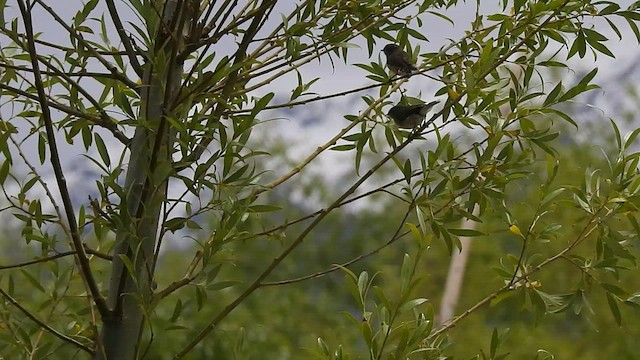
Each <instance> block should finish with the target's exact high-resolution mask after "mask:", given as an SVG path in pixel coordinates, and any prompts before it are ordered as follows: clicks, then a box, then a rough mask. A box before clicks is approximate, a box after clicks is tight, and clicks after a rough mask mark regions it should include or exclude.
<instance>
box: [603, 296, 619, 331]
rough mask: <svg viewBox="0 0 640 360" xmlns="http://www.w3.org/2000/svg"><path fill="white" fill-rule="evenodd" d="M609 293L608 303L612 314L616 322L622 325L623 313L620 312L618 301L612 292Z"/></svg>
mask: <svg viewBox="0 0 640 360" xmlns="http://www.w3.org/2000/svg"><path fill="white" fill-rule="evenodd" d="M606 294H607V303H608V304H609V310H611V315H613V318H614V319H615V320H616V324H618V326H622V314H621V313H620V308H619V307H618V301H617V300H616V299H615V298H614V297H613V296H612V295H611V294H610V293H606Z"/></svg>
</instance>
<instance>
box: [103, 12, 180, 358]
mask: <svg viewBox="0 0 640 360" xmlns="http://www.w3.org/2000/svg"><path fill="white" fill-rule="evenodd" d="M175 9H176V3H175V0H169V1H168V4H167V6H166V7H165V13H164V20H163V21H164V22H165V23H166V24H169V23H170V19H172V17H173V14H174V12H175V11H176V10H175ZM161 28H162V27H161ZM175 33H176V32H174V34H175ZM177 33H178V37H177V38H180V33H179V32H177ZM174 38H175V37H174ZM165 39H168V37H167V36H164V35H162V29H161V30H160V31H159V34H158V36H157V46H156V49H155V51H156V54H154V55H158V52H162V53H163V56H162V57H164V59H172V56H171V54H172V53H173V54H175V52H172V50H174V49H173V48H174V47H175V46H179V44H174V43H173V41H169V40H168V41H164V40H165ZM158 58H159V57H158V56H156V59H158ZM182 72H183V67H182V64H176V63H172V61H167V64H166V66H160V65H158V63H154V64H153V65H151V64H147V65H146V66H145V73H144V76H143V79H142V96H141V110H140V114H139V116H140V118H139V126H138V127H137V128H136V132H135V134H134V138H133V141H132V143H131V149H130V150H131V155H130V159H129V165H128V167H127V174H126V179H125V186H124V191H125V199H122V203H121V204H120V216H119V221H120V223H119V224H118V225H119V229H118V232H117V234H116V246H115V250H114V258H113V263H112V271H111V279H110V283H109V293H108V297H107V304H108V306H109V308H110V309H111V311H112V315H111V316H110V317H108V318H104V319H102V320H103V327H102V332H101V341H100V343H101V344H100V345H101V346H100V347H99V348H98V349H96V355H95V359H105V360H106V359H109V360H110V359H118V360H128V359H136V358H137V357H138V356H139V352H140V351H141V349H140V338H141V335H142V330H143V326H144V323H145V319H144V310H143V309H144V308H148V305H149V302H150V297H151V285H152V283H153V268H154V261H155V258H154V256H155V255H154V250H155V247H156V241H157V234H158V223H159V219H160V214H161V209H162V204H163V202H164V200H165V199H166V185H167V181H168V178H169V176H170V174H171V156H170V151H171V148H172V142H173V137H174V136H172V135H171V134H172V132H171V131H170V129H169V128H170V126H169V124H168V123H167V121H166V116H165V115H166V114H165V113H164V111H165V110H164V109H163V107H164V106H165V105H164V104H165V102H166V100H167V99H168V100H169V102H171V100H172V99H173V96H175V91H176V90H177V89H178V88H179V86H180V78H181V75H182ZM166 92H169V93H170V94H168V96H165V94H166ZM123 257H124V258H126V259H128V260H125V261H130V264H132V266H131V268H132V269H133V274H131V273H129V270H130V269H128V268H127V266H125V261H123Z"/></svg>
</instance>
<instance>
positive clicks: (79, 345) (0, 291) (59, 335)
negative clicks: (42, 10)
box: [0, 0, 93, 355]
mask: <svg viewBox="0 0 640 360" xmlns="http://www.w3.org/2000/svg"><path fill="white" fill-rule="evenodd" d="M21 2H22V0H20V1H19V3H21ZM0 295H2V297H4V298H5V299H6V300H7V301H8V302H10V303H11V304H12V305H13V306H15V307H16V308H18V310H20V312H22V313H23V314H24V315H25V316H26V317H28V318H29V319H31V321H33V322H34V323H36V324H38V326H40V327H41V328H43V329H44V330H45V331H47V332H48V333H50V334H52V335H53V336H55V337H57V338H58V339H60V340H62V341H64V342H67V343H69V344H71V345H73V346H75V347H77V348H79V349H81V350H84V351H86V352H88V353H89V354H92V355H93V350H91V348H89V347H88V346H87V345H85V344H83V343H80V342H78V341H77V340H75V339H73V338H71V337H69V336H67V335H65V334H63V333H61V332H59V331H58V330H56V329H54V328H52V327H51V326H49V325H47V323H45V322H44V321H42V320H40V319H38V318H37V317H36V316H35V315H34V314H32V313H31V312H30V311H29V310H27V309H26V308H24V307H23V306H22V305H20V303H19V302H18V301H17V300H16V299H14V298H13V297H11V295H9V294H7V293H6V292H5V291H4V290H3V289H0Z"/></svg>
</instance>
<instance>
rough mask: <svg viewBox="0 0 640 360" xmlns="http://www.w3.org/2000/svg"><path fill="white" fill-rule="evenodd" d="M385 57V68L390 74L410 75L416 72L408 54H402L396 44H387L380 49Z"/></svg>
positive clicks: (402, 51)
mask: <svg viewBox="0 0 640 360" xmlns="http://www.w3.org/2000/svg"><path fill="white" fill-rule="evenodd" d="M382 51H383V52H384V54H385V55H387V66H388V67H389V70H391V72H392V73H394V74H398V75H411V74H412V73H413V72H414V71H415V70H418V68H416V66H415V65H413V63H412V62H411V58H410V57H409V54H407V53H406V52H404V50H402V49H401V48H400V46H398V45H396V44H387V46H385V47H384V49H382Z"/></svg>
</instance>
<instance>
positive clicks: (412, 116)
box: [387, 101, 439, 129]
mask: <svg viewBox="0 0 640 360" xmlns="http://www.w3.org/2000/svg"><path fill="white" fill-rule="evenodd" d="M437 103H439V101H432V102H430V103H428V104H418V105H396V106H394V107H392V108H391V109H390V110H389V112H388V113H387V115H389V117H391V118H392V119H393V121H394V122H395V123H396V124H397V125H398V127H399V128H401V129H413V128H415V127H416V126H418V125H420V124H422V122H423V121H424V119H425V117H426V116H427V113H428V112H429V110H431V108H433V107H434V106H435V105H436V104H437Z"/></svg>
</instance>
